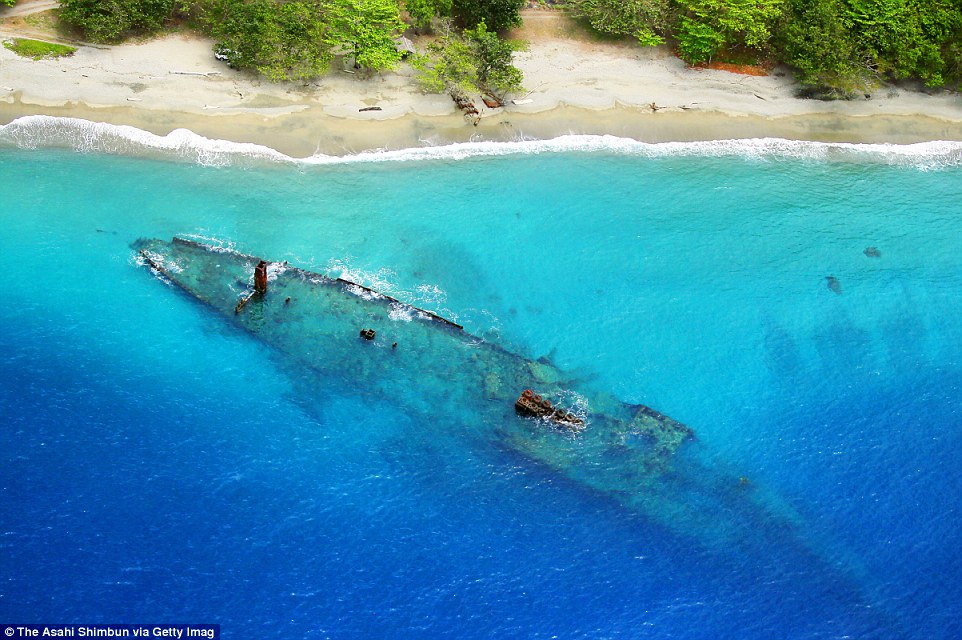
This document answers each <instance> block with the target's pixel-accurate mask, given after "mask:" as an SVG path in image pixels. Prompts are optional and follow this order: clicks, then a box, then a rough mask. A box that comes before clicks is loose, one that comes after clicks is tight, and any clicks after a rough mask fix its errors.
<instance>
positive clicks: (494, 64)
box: [412, 22, 523, 100]
mask: <svg viewBox="0 0 962 640" xmlns="http://www.w3.org/2000/svg"><path fill="white" fill-rule="evenodd" d="M520 47H521V45H520V43H516V42H508V41H505V40H502V39H501V38H500V37H498V34H496V33H494V32H493V31H488V29H487V27H486V26H485V24H484V23H483V22H482V23H481V24H479V25H478V26H477V27H476V28H474V29H468V30H466V31H465V32H464V35H463V36H459V35H456V34H454V33H451V32H450V30H449V31H448V32H447V33H445V35H444V36H442V37H441V38H439V39H438V40H436V41H435V42H432V43H431V44H430V45H428V47H427V50H426V51H425V53H423V54H421V55H418V56H415V57H414V59H413V61H412V65H413V66H414V68H415V69H417V71H418V75H417V81H418V83H419V84H420V85H421V87H422V88H423V89H425V90H426V91H430V92H432V93H448V94H450V95H451V96H452V97H454V98H455V99H457V98H464V97H466V96H467V95H468V94H471V93H474V92H480V93H486V94H489V95H491V96H493V97H495V98H497V99H498V100H503V99H504V96H505V94H507V93H509V92H511V91H520V90H521V81H522V80H523V75H522V73H521V70H520V69H518V68H517V67H515V66H514V64H513V63H512V54H513V53H514V51H517V50H518V49H519V48H520Z"/></svg>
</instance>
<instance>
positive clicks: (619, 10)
mask: <svg viewBox="0 0 962 640" xmlns="http://www.w3.org/2000/svg"><path fill="white" fill-rule="evenodd" d="M566 6H567V8H568V10H569V11H570V13H571V14H572V15H573V16H574V17H575V18H579V19H582V20H585V21H586V22H587V23H588V24H589V25H590V26H591V28H592V29H594V30H596V31H598V32H600V33H606V34H609V35H613V36H626V37H633V38H636V39H637V40H638V42H639V44H641V45H642V46H655V45H658V44H662V43H663V42H664V41H665V36H666V35H668V34H669V33H671V31H672V27H673V25H674V22H675V15H674V11H675V10H674V7H673V5H672V3H671V2H670V0H571V1H570V2H568V4H567V5H566Z"/></svg>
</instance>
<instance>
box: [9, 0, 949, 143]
mask: <svg viewBox="0 0 962 640" xmlns="http://www.w3.org/2000/svg"><path fill="white" fill-rule="evenodd" d="M525 20H526V27H525V29H524V30H523V31H522V32H521V33H520V34H519V35H521V36H522V37H527V38H528V39H529V41H530V46H529V50H528V51H526V52H523V53H520V54H518V55H517V64H518V66H519V67H520V68H521V69H522V70H523V71H524V74H525V87H526V90H527V91H526V94H525V95H523V96H517V98H524V99H525V100H526V101H527V100H530V102H526V103H525V104H521V105H516V104H508V105H507V106H506V107H505V108H502V109H485V110H483V112H482V118H481V120H480V122H478V124H477V125H476V126H475V124H474V123H473V122H472V121H471V120H466V119H464V118H463V117H462V116H461V115H460V114H459V113H458V112H457V111H456V109H455V107H454V104H453V103H452V102H451V100H450V99H449V98H447V97H446V96H437V95H426V94H423V93H421V92H420V91H419V90H418V89H417V87H416V86H415V84H414V81H413V78H412V75H413V72H412V70H411V69H410V68H409V67H406V66H404V67H402V69H401V70H400V71H399V72H398V73H392V74H385V75H382V76H375V77H370V78H365V77H361V76H359V75H358V74H355V73H349V72H350V71H352V70H351V69H342V70H335V71H334V72H332V73H331V74H330V75H328V76H327V77H324V78H321V79H319V80H318V81H316V82H312V83H306V84H305V83H284V84H272V83H269V82H266V81H264V80H262V79H259V78H257V77H255V76H253V75H252V74H249V73H246V72H240V71H236V70H232V69H229V68H228V67H226V65H224V64H223V63H221V62H218V61H217V60H215V59H214V57H213V54H212V52H211V43H210V42H209V41H207V40H204V39H202V38H198V37H196V36H190V35H172V36H167V37H164V38H160V39H156V40H152V41H149V42H143V43H136V44H125V45H121V46H117V47H109V48H104V47H90V46H81V47H80V48H79V49H78V51H77V53H76V54H74V55H73V56H72V57H69V58H61V59H57V60H40V61H33V60H27V59H23V58H19V57H17V56H16V55H15V54H13V53H12V52H10V51H8V50H6V49H0V122H3V123H7V122H10V121H11V120H13V119H15V118H17V117H19V116H22V115H28V114H47V115H61V116H71V117H79V118H85V119H89V120H95V121H102V122H110V123H113V124H127V125H132V126H135V127H138V128H141V129H145V130H147V131H151V132H153V133H157V134H160V135H163V134H166V133H168V132H170V131H171V130H173V129H178V128H186V129H190V130H192V131H194V132H196V133H199V134H201V135H204V136H206V137H210V138H219V139H225V140H234V141H238V142H256V143H259V144H263V145H266V146H269V147H272V148H275V149H278V150H279V151H282V152H284V153H286V154H288V155H292V156H295V157H304V156H308V155H311V154H314V153H328V154H345V153H352V152H356V151H361V150H368V149H381V148H385V149H397V148H405V147H411V146H420V145H425V144H445V143H450V142H461V141H466V140H472V139H474V140H477V139H485V140H514V139H518V138H522V137H526V138H541V139H543V138H552V137H556V136H558V135H562V134H567V133H594V134H612V135H617V136H624V137H629V138H634V139H637V140H642V141H646V142H661V141H692V140H717V139H728V138H752V137H769V136H773V137H783V138H789V139H803V140H819V141H827V142H892V143H909V142H921V141H927V140H962V97H960V96H959V95H958V94H952V93H941V94H936V95H928V94H926V93H924V92H921V91H912V90H906V89H899V88H887V89H883V90H882V91H879V92H877V93H876V94H875V95H872V96H871V98H870V99H860V100H855V101H846V102H831V103H829V102H819V101H812V100H801V99H798V98H796V97H794V96H795V92H796V90H797V85H796V84H795V82H794V80H793V79H792V76H791V73H790V72H788V71H787V70H775V71H774V72H773V74H772V75H770V76H767V77H753V76H744V75H737V74H732V73H728V72H725V71H714V70H697V69H690V68H687V67H686V66H685V65H684V63H682V62H681V61H680V60H678V59H677V58H675V57H673V56H672V55H670V53H669V52H667V51H666V50H664V49H662V48H655V49H652V48H648V49H642V48H639V47H634V46H629V45H619V44H610V43H604V44H602V43H597V42H592V41H590V40H588V39H586V38H584V37H579V35H578V34H577V33H569V32H567V31H566V30H567V29H568V27H567V26H566V25H567V23H566V21H565V20H564V19H563V17H562V16H559V15H558V14H557V13H554V12H545V11H529V12H528V14H527V15H526V16H525ZM0 27H3V25H0ZM15 32H16V29H13V30H11V28H10V26H9V23H7V26H6V27H3V28H2V29H0V35H3V36H4V37H9V36H10V35H13V34H14V33H15ZM479 104H480V103H479ZM371 106H376V107H380V111H365V112H362V111H359V109H361V108H364V107H371ZM653 107H654V108H653Z"/></svg>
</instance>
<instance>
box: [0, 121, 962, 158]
mask: <svg viewBox="0 0 962 640" xmlns="http://www.w3.org/2000/svg"><path fill="white" fill-rule="evenodd" d="M2 146H13V147H16V148H21V149H36V148H46V147H54V148H67V149H72V150H75V151H79V152H94V153H109V154H129V155H143V154H144V153H145V152H147V153H150V152H158V153H160V154H161V155H162V156H166V157H171V156H172V157H175V158H179V159H182V160H187V161H189V162H194V163H197V164H202V165H208V166H227V165H233V164H238V163H241V164H243V163H247V162H250V161H255V162H267V163H285V164H287V163H289V164H298V165H335V164H352V163H371V162H417V161H422V162H423V161H429V160H463V159H467V158H476V157H492V156H513V155H533V154H546V153H609V154H612V153H613V154H618V155H627V156H641V157H652V158H660V157H675V156H698V157H744V158H756V159H773V160H777V159H810V160H839V161H845V160H848V161H863V162H876V163H882V164H890V165H898V166H910V167H916V168H919V169H939V168H948V167H957V166H960V165H962V142H955V141H944V140H936V141H932V142H919V143H914V144H853V143H842V142H812V141H802V140H786V139H783V138H751V139H736V140H711V141H701V142H658V143H650V142H640V141H638V140H632V139H630V138H620V137H617V136H611V135H576V134H571V135H563V136H559V137H557V138H552V139H550V140H514V141H498V142H496V141H478V142H463V143H453V144H447V145H441V146H424V147H416V148H410V149H399V150H379V151H364V152H361V153H357V154H353V155H346V156H334V155H324V154H316V155H313V156H311V157H308V158H292V157H290V156H288V155H285V154H283V153H281V152H280V151H277V150H276V149H272V148H270V147H266V146H263V145H259V144H254V143H246V142H231V141H228V140H215V139H210V138H205V137H204V136H201V135H198V134H196V133H194V132H192V131H189V130H187V129H176V130H174V131H171V132H170V133H168V134H167V135H164V136H159V135H156V134H153V133H150V132H149V131H144V130H142V129H138V128H136V127H132V126H128V125H113V124H107V123H103V122H91V121H89V120H83V119H79V118H64V117H55V116H43V115H32V116H23V117H21V118H17V119H16V120H14V121H13V122H11V123H10V124H7V125H0V147H2Z"/></svg>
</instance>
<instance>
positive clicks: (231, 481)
mask: <svg viewBox="0 0 962 640" xmlns="http://www.w3.org/2000/svg"><path fill="white" fill-rule="evenodd" d="M84 126H86V125H83V126H82V125H79V124H76V123H65V122H62V121H43V122H41V123H39V124H38V123H36V122H34V123H32V124H30V125H29V126H28V125H24V124H21V125H9V126H8V127H6V128H5V129H4V131H2V132H0V142H2V143H3V145H4V146H3V148H2V149H0V184H2V190H3V193H4V194H5V195H6V197H5V198H4V199H3V203H2V205H0V220H2V222H3V227H2V230H0V255H2V256H3V257H4V261H3V262H4V274H3V280H4V283H5V284H4V304H3V305H2V307H0V317H2V326H3V327H4V331H3V332H2V335H0V362H2V371H3V383H2V385H0V403H2V404H0V407H2V415H3V421H2V422H3V427H2V430H0V455H2V456H3V458H2V460H3V462H2V464H0V491H2V501H0V533H2V536H0V547H2V549H3V551H2V556H0V575H2V577H3V582H2V583H0V618H3V619H11V620H13V619H15V620H19V621H24V622H33V621H35V622H41V621H45V622H56V621H61V622H90V621H127V622H141V621H149V620H170V621H184V622H202V621H204V622H214V623H220V624H221V625H222V627H223V629H224V630H225V632H228V633H230V635H231V637H238V638H247V637H279V638H297V637H304V638H315V637H316V638H321V637H369V636H374V637H412V636H414V637H418V636H437V635H457V636H465V637H492V636H494V637H551V636H558V637H626V638H629V637H642V636H644V637H665V638H667V637H691V638H700V637H705V638H719V637H721V638H753V637H757V638H768V637H792V638H822V637H826V638H828V637H845V636H848V637H873V638H874V637H882V638H889V637H892V638H894V637H909V638H952V637H957V636H958V635H960V634H962V629H960V628H959V626H958V625H959V620H960V615H959V614H960V607H959V604H958V602H959V601H960V596H962V588H960V587H959V585H960V584H962V561H960V556H959V554H958V552H957V549H958V546H959V543H960V542H962V514H960V512H959V508H958V502H959V496H960V492H962V472H960V471H959V470H958V460H959V456H960V454H962V394H960V381H962V357H960V356H962V353H960V352H962V256H960V254H959V248H960V241H962V180H960V178H962V163H960V162H959V157H960V153H962V152H960V151H959V149H956V148H954V147H951V146H947V145H928V146H917V147H912V148H909V149H904V148H903V149H891V148H882V147H874V148H865V147H860V148H850V147H843V146H835V147H828V146H825V145H815V144H802V143H788V142H780V141H768V142H764V143H763V142H758V143H741V144H737V145H736V144H729V145H726V144H725V143H715V144H705V145H655V146H647V145H639V144H636V143H629V142H627V141H619V140H615V139H585V138H578V139H568V140H566V141H560V142H557V143H544V144H537V143H519V144H516V145H501V146H497V145H483V144H480V145H474V146H471V145H468V146H462V147H457V148H452V149H448V150H442V151H430V152H426V151H420V152H408V153H398V154H394V156H392V157H391V159H390V160H389V161H386V162H375V161H372V160H373V159H374V158H372V157H362V158H355V159H352V160H360V161H336V162H335V161H332V160H329V159H323V158H321V159H315V160H314V161H312V162H302V163H294V162H290V161H286V160H284V159H282V158H277V157H273V158H270V157H265V154H263V153H260V152H256V150H251V149H246V150H245V151H246V153H240V152H239V151H237V150H231V148H229V147H224V148H221V149H220V150H218V151H216V152H215V151H212V149H214V148H215V145H212V144H206V143H203V141H197V140H193V139H189V138H185V139H184V140H189V143H188V142H183V141H181V142H178V143H177V144H168V145H166V146H168V147H174V148H173V149H159V147H161V146H164V145H160V144H157V143H156V140H154V141H151V140H146V141H145V139H143V138H137V137H136V136H132V135H126V134H124V135H122V134H121V133H118V132H117V131H116V130H111V129H103V128H101V129H96V130H91V129H90V128H89V127H88V128H84ZM34 143H39V144H38V146H39V148H37V149H27V148H23V147H25V146H34ZM51 143H53V144H59V145H63V144H66V145H67V146H68V147H73V148H79V149H82V150H84V152H82V153H78V152H77V151H75V150H74V149H72V148H68V149H63V148H57V147H54V148H50V147H49V146H48V145H50V144H51ZM205 144H206V146H205ZM104 151H107V152H112V153H106V154H105V153H102V152H104ZM506 151H510V153H507V154H506V153H505V152H506ZM185 158H186V159H185ZM377 158H378V159H384V157H383V156H378V157H377ZM174 234H189V235H194V236H196V237H199V238H207V239H211V240H212V241H215V242H218V243H222V244H225V245H229V246H233V247H236V248H237V249H238V250H241V251H244V252H247V253H255V254H258V255H262V256H267V257H270V258H273V259H277V260H282V259H287V260H290V261H291V262H293V263H295V264H297V265H299V266H303V267H306V268H311V269H313V270H316V271H321V272H324V273H328V274H331V275H341V274H345V275H349V276H350V277H352V278H355V279H359V280H361V281H363V282H364V283H365V284H369V285H371V286H375V287H377V288H380V289H383V290H386V291H387V292H389V293H391V294H392V295H394V296H396V297H398V298H401V299H403V300H405V301H407V302H411V303H413V304H417V305H419V306H423V307H426V308H430V309H433V310H437V311H439V312H441V313H443V314H445V315H448V316H451V317H454V318H455V319H457V320H458V321H460V322H462V323H463V324H464V325H465V326H466V327H467V328H468V329H469V330H470V331H471V332H473V333H475V334H476V335H480V336H483V337H485V338H488V339H491V340H496V341H498V342H500V343H502V344H505V345H507V346H508V347H510V348H511V349H512V350H514V351H517V352H519V353H522V354H525V355H527V356H530V357H539V356H542V355H546V354H550V355H551V357H552V359H553V360H554V361H555V362H556V363H558V364H559V365H560V366H562V367H563V368H565V369H568V370H571V371H574V372H575V373H577V374H578V375H579V377H581V378H582V379H584V380H586V381H590V384H592V385H595V386H597V387H598V388H604V389H609V390H611V391H612V392H613V393H614V394H615V395H617V396H618V397H620V398H622V399H624V400H627V401H632V402H644V403H645V404H648V405H650V406H652V407H655V408H657V409H658V410H660V411H663V412H665V413H667V414H669V415H671V416H673V417H675V418H677V419H679V420H682V421H683V422H685V423H686V424H688V425H690V426H691V427H692V428H693V429H694V430H695V431H696V433H697V434H698V438H699V441H700V442H699V446H700V447H701V448H702V451H704V452H706V453H705V455H707V456H708V457H709V458H711V459H713V460H715V461H716V462H717V463H718V464H719V465H720V466H723V467H725V468H730V469H734V470H737V472H738V473H742V474H744V475H746V476H747V477H749V478H750V479H751V481H752V483H753V484H754V485H756V486H761V487H765V489H766V490H770V491H772V492H773V493H775V494H777V495H778V496H780V498H781V499H782V500H784V501H785V502H786V503H787V504H788V505H790V506H791V507H792V508H793V509H794V510H796V511H797V512H798V513H799V514H801V516H802V517H803V518H804V520H805V522H806V527H805V531H806V532H808V533H810V534H811V535H812V536H813V538H814V540H813V542H812V546H814V547H816V548H817V549H818V555H819V557H818V558H817V559H810V560H805V559H801V560H799V562H798V563H796V564H795V565H793V566H792V567H791V570H788V569H786V565H785V564H784V563H781V562H775V561H773V560H772V550H771V549H766V548H756V549H751V548H749V549H738V550H732V551H731V552H729V553H725V552H721V551H718V550H717V549H713V548H711V547H710V546H704V545H699V544H698V543H697V541H693V540H691V539H689V538H687V537H685V536H683V535H679V534H678V532H677V530H669V529H666V528H664V527H661V526H657V525H655V524H653V523H652V522H651V521H650V520H649V519H647V518H645V517H644V516H643V515H639V514H637V513H631V512H628V511H626V510H625V509H623V508H622V507H620V506H619V505H618V504H617V503H615V502H613V501H610V500H607V499H605V498H604V497H602V496H598V495H596V494H592V493H589V492H586V491H584V490H582V489H580V488H579V487H578V486H575V485H572V484H571V483H568V482H564V481H563V480H561V479H559V478H558V477H556V476H554V475H553V474H552V473H551V472H549V471H546V470H544V469H541V468H538V467H536V466H534V465H533V464H531V463H530V462H528V461H526V460H525V459H523V458H520V457H519V456H517V455H512V454H511V453H510V452H507V451H503V450H498V449H495V448H492V449H491V450H483V449H481V450H479V449H478V448H477V447H469V446H465V447H464V449H457V448H455V449H452V448H451V447H448V446H443V447H442V446H432V445H431V442H430V440H428V439H425V438H423V437H417V436H416V434H419V433H424V432H426V431H428V430H429V429H428V428H429V426H430V425H425V424H423V423H422V422H421V421H423V420H424V418H422V417H418V416H414V415H405V414H404V413H403V412H399V411H397V410H396V408H394V407H389V406H385V405H384V404H383V403H382V402H380V401H365V400H364V399H363V381H353V384H354V385H359V386H360V388H361V390H362V393H361V395H360V396H359V395H358V392H357V391H358V389H357V386H353V387H352V386H351V385H352V381H351V380H349V379H342V380H331V381H328V382H327V383H323V382H321V383H319V382H318V381H317V380H316V379H313V378H312V377H311V376H306V375H303V374H302V373H300V372H298V371H297V370H295V369H293V368H292V367H291V366H290V363H288V362H285V361H284V359H283V358H279V357H278V356H277V355H276V354H274V353H272V352H271V350H270V349H269V348H267V347H265V346H264V345H261V344H259V343H258V342H256V341H255V340H253V339H252V338H251V337H250V336H248V335H246V334H244V333H242V332H240V331H237V330H236V329H232V328H231V327H230V326H229V325H228V324H226V323H224V322H223V321H222V319H221V318H219V317H217V316H216V315H214V314H212V313H211V312H210V311H209V310H207V309H205V308H203V307H201V306H199V305H196V304H195V303H193V302H192V301H191V300H189V299H187V298H186V297H185V296H183V295H181V294H179V293H178V292H177V291H175V290H173V289H171V288H170V287H166V286H164V285H163V284H161V283H160V282H158V281H157V280H156V279H155V278H153V277H152V276H150V274H149V273H147V272H146V271H145V270H143V269H142V268H140V267H138V266H137V265H136V264H135V260H134V259H133V252H132V251H131V249H130V243H131V242H132V241H134V240H135V239H137V238H139V237H160V238H169V237H170V236H172V235H174ZM869 246H874V247H877V248H878V250H879V251H880V253H881V255H880V257H869V256H867V255H865V253H864V252H863V251H864V249H866V248H867V247H869ZM828 276H833V277H834V278H836V279H837V283H838V290H839V291H840V293H837V292H836V291H833V290H832V288H831V287H829V286H828V285H829V282H828V280H827V277H828ZM454 382H455V383H456V381H454ZM683 528H684V525H683V523H681V524H680V525H678V529H683Z"/></svg>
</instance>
